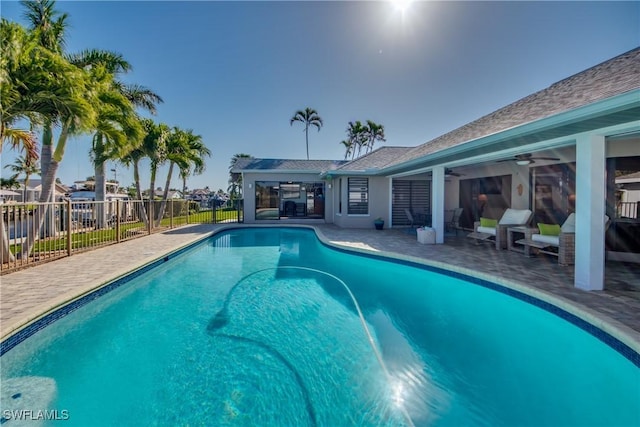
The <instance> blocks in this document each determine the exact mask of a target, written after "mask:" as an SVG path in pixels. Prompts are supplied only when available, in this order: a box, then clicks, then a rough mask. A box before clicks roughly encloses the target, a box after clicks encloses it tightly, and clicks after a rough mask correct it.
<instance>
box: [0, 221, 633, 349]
mask: <svg viewBox="0 0 640 427" xmlns="http://www.w3.org/2000/svg"><path fill="white" fill-rule="evenodd" d="M234 226H235V225H234ZM226 227H228V225H220V224H217V225H211V224H200V225H193V226H187V227H182V228H177V229H173V230H168V231H165V232H162V233H157V234H153V235H151V236H146V237H143V238H140V239H136V240H132V241H127V242H124V243H121V244H118V245H114V246H108V247H105V248H101V249H97V250H94V251H91V252H86V253H83V254H79V255H74V256H72V257H69V258H64V259H61V260H58V261H54V262H51V263H47V264H43V265H40V266H36V267H33V268H29V269H26V270H22V271H18V272H15V273H11V274H7V275H4V276H2V277H1V278H0V336H1V337H2V339H5V338H6V337H8V336H9V335H11V334H12V333H13V332H14V331H16V330H18V329H20V328H21V327H23V326H24V325H26V324H28V323H30V322H32V321H34V320H35V319H37V318H39V317H40V316H41V315H42V314H44V313H47V312H49V311H51V310H53V309H55V308H57V307H59V306H60V305H63V304H64V303H66V302H68V301H70V300H73V299H75V298H77V297H78V296H80V295H84V294H86V293H87V292H89V291H91V290H93V289H95V288H98V287H100V286H101V285H103V284H105V283H107V282H109V281H111V280H113V279H115V278H117V277H120V276H122V275H125V274H127V273H128V272H130V271H132V270H134V269H137V268H138V267H141V266H143V265H145V264H147V263H149V262H151V261H153V260H155V259H157V258H160V257H162V256H163V255H165V254H167V253H168V252H171V251H173V250H176V249H178V248H181V247H184V246H186V245H189V244H191V243H193V242H195V241H197V240H199V239H200V238H202V237H203V236H205V235H208V234H211V233H212V232H214V231H216V230H220V229H222V228H226ZM315 227H316V229H317V230H318V231H319V232H320V236H321V238H323V239H324V240H325V241H326V242H327V243H330V244H335V245H340V246H347V247H351V248H356V249H357V250H364V251H371V252H378V253H383V254H385V255H391V256H395V257H399V258H403V259H409V260H413V261H418V262H421V261H422V262H431V263H440V265H443V266H445V265H446V266H450V267H453V268H455V269H457V270H461V271H463V272H473V273H475V274H480V275H483V276H484V277H491V278H495V279H496V280H497V281H500V283H509V284H512V285H513V286H515V287H517V288H519V289H526V290H529V291H530V293H532V294H535V295H536V296H542V297H543V298H544V297H545V296H548V295H551V296H553V297H559V298H560V303H561V305H562V306H563V308H565V309H567V308H569V309H571V307H578V308H579V309H580V311H581V313H587V315H588V316H589V318H590V320H591V321H592V322H594V323H596V324H597V325H598V326H600V327H603V329H605V330H608V331H609V332H612V331H617V332H622V334H623V335H624V336H625V337H626V338H630V339H631V340H632V341H633V344H634V345H633V347H634V348H635V349H636V350H637V351H638V349H640V267H638V265H637V264H636V265H633V264H623V263H614V262H608V263H607V268H606V288H605V290H604V291H592V292H585V291H582V290H579V289H576V288H575V287H574V286H573V267H561V266H559V265H558V264H557V258H551V257H544V256H540V257H536V258H525V257H524V256H523V255H522V254H519V253H515V252H509V251H496V250H495V249H494V247H493V245H488V244H481V245H476V244H474V242H473V240H472V239H467V238H466V237H464V236H463V234H464V233H460V236H458V237H457V236H446V237H445V244H444V245H422V244H420V243H418V242H417V240H416V237H415V234H411V233H407V232H406V230H402V229H388V230H382V231H377V230H374V229H343V228H339V227H336V226H333V225H315ZM555 302H557V301H555ZM626 341H628V339H627V340H626Z"/></svg>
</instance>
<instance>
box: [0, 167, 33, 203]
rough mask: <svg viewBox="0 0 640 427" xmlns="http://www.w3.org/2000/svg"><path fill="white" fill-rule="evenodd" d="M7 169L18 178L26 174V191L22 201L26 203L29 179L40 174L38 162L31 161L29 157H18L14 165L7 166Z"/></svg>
mask: <svg viewBox="0 0 640 427" xmlns="http://www.w3.org/2000/svg"><path fill="white" fill-rule="evenodd" d="M5 168H8V169H10V170H11V171H12V172H14V173H15V177H16V178H17V177H19V176H20V175H23V174H24V191H23V193H22V201H23V202H26V201H27V188H28V186H29V177H31V175H36V174H39V173H40V168H39V167H38V163H37V161H34V160H33V159H30V158H29V157H28V156H18V157H17V158H16V160H15V162H14V163H13V164H11V165H6V166H5Z"/></svg>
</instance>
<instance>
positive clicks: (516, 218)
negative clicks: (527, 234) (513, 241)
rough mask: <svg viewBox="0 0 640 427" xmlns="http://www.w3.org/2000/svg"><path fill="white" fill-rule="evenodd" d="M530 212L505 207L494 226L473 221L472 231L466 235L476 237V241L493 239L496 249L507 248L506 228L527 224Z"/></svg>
mask: <svg viewBox="0 0 640 427" xmlns="http://www.w3.org/2000/svg"><path fill="white" fill-rule="evenodd" d="M531 215H532V212H531V211H530V210H529V209H511V208H509V209H507V210H506V211H504V214H503V215H502V218H500V220H499V221H498V222H497V224H496V225H495V226H491V225H489V226H486V225H483V223H484V222H485V221H483V219H482V218H481V221H476V222H474V223H473V232H472V233H469V234H468V235H467V237H471V238H473V239H476V243H479V242H481V241H487V240H495V242H496V249H498V250H500V249H506V248H507V228H509V227H516V226H518V225H527V224H528V223H529V220H530V219H531Z"/></svg>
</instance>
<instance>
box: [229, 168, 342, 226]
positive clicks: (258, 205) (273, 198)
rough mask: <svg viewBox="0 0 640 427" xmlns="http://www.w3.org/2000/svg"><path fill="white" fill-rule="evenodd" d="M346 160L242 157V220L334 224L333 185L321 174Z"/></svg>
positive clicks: (237, 169)
mask: <svg viewBox="0 0 640 427" xmlns="http://www.w3.org/2000/svg"><path fill="white" fill-rule="evenodd" d="M345 163H346V162H345V161H339V160H337V161H336V160H287V159H254V158H241V159H238V161H237V162H236V164H235V167H234V169H233V170H232V172H234V173H241V174H242V194H244V215H245V216H244V221H245V222H248V223H253V222H262V223H266V222H274V221H281V220H289V221H292V220H293V221H305V222H307V223H309V222H316V223H318V222H320V223H325V222H329V223H331V222H333V220H332V217H333V212H334V206H333V201H334V197H333V196H332V193H333V192H332V190H333V185H332V183H331V182H329V181H326V180H324V179H323V178H322V174H323V173H326V172H327V171H330V170H334V169H336V168H338V167H339V166H340V165H343V164H345Z"/></svg>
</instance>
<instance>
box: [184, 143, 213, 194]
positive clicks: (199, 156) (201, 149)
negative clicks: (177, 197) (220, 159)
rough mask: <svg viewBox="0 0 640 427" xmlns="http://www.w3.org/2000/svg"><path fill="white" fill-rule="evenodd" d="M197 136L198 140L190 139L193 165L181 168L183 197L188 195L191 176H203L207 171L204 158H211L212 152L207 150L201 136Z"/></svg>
mask: <svg viewBox="0 0 640 427" xmlns="http://www.w3.org/2000/svg"><path fill="white" fill-rule="evenodd" d="M196 136H197V138H193V139H190V141H189V145H190V150H191V151H192V153H193V154H194V155H193V156H191V158H190V159H189V160H190V163H191V164H190V165H188V167H186V168H180V179H182V194H183V195H186V193H187V178H189V176H191V175H200V174H202V173H203V172H204V171H205V169H206V164H205V162H204V158H205V157H210V156H211V150H209V148H207V146H206V145H205V144H204V143H203V142H202V138H201V137H200V136H199V135H196Z"/></svg>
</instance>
